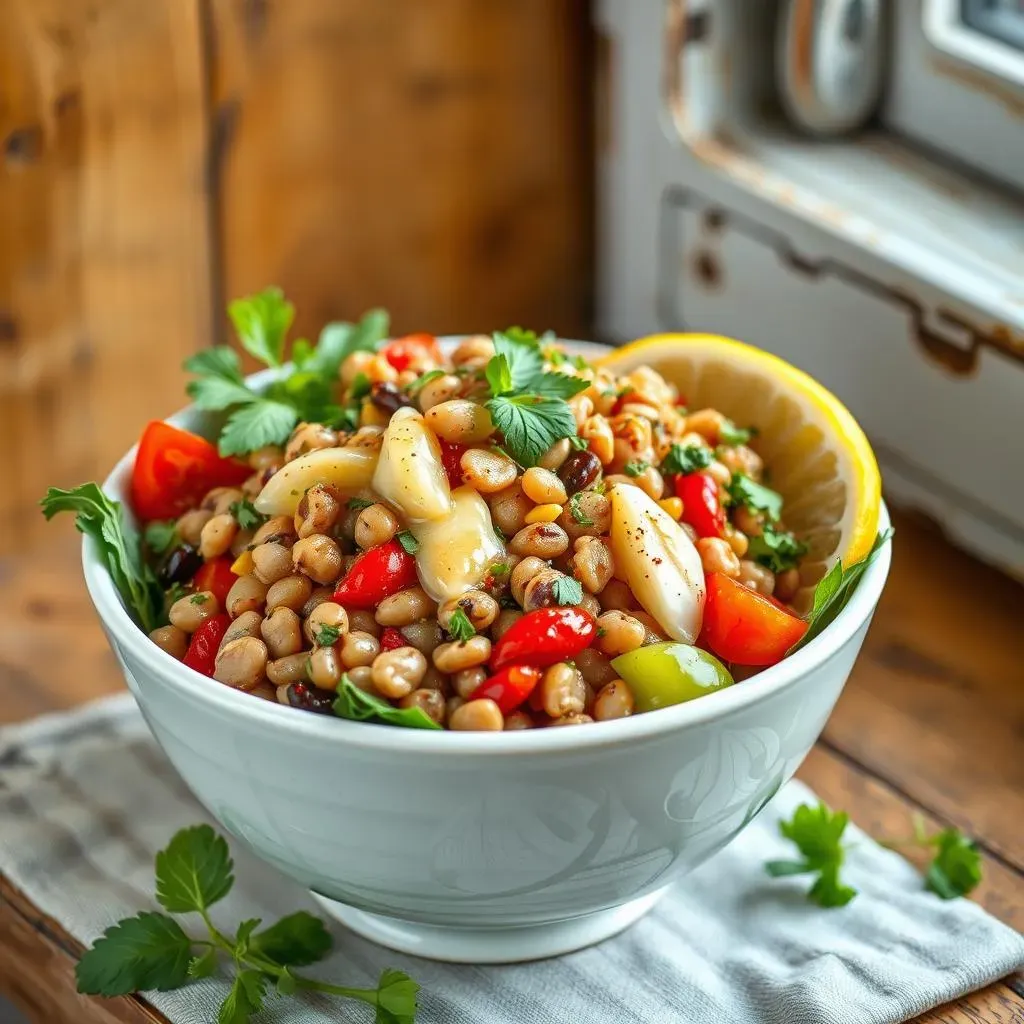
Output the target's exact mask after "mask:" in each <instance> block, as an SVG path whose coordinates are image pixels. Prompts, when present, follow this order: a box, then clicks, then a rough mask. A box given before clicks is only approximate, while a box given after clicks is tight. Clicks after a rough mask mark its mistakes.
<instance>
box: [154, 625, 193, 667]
mask: <svg viewBox="0 0 1024 1024" xmlns="http://www.w3.org/2000/svg"><path fill="white" fill-rule="evenodd" d="M149 639H150V640H152V641H153V643H155V644H156V645H157V647H159V648H160V650H162V651H166V652H167V653H168V654H169V655H170V656H171V657H172V658H177V659H178V661H181V659H182V658H184V657H185V652H186V651H187V650H188V634H187V633H186V632H185V631H184V630H183V629H179V628H178V627H177V626H160V627H159V628H158V629H154V630H153V632H152V633H150V634H149Z"/></svg>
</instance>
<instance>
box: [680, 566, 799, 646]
mask: <svg viewBox="0 0 1024 1024" xmlns="http://www.w3.org/2000/svg"><path fill="white" fill-rule="evenodd" d="M705 582H706V583H707V588H708V593H707V598H706V599H705V602H704V625H703V626H702V627H701V633H700V639H699V640H698V643H699V644H700V645H701V646H702V647H708V648H709V649H710V650H711V651H712V653H713V654H717V655H718V657H719V658H721V659H722V660H723V661H731V662H732V663H733V664H734V665H774V664H775V663H776V662H778V661H781V660H782V659H783V657H785V654H786V651H788V650H789V649H790V647H792V646H793V644H795V643H796V642H797V641H798V640H799V639H800V638H801V637H802V636H803V635H804V633H806V632H807V623H806V622H805V621H804V620H803V619H800V618H797V616H795V615H794V614H793V613H792V612H790V611H788V610H787V609H786V608H785V607H784V606H783V605H782V604H780V603H779V602H778V601H776V600H775V599H774V598H771V597H765V596H764V595H763V594H759V593H757V591H756V590H751V589H750V588H749V587H745V586H743V584H742V583H737V582H736V581H735V580H734V579H730V578H729V577H728V576H723V575H722V574H721V573H719V572H713V573H710V574H709V575H708V576H707V577H706V579H705Z"/></svg>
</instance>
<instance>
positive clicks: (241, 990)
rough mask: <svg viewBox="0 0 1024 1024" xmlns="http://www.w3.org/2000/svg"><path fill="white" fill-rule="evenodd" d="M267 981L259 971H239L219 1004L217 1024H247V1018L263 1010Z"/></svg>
mask: <svg viewBox="0 0 1024 1024" xmlns="http://www.w3.org/2000/svg"><path fill="white" fill-rule="evenodd" d="M266 994H267V979H266V977H265V976H264V975H263V974H261V973H260V972H259V971H253V970H245V971H239V972H238V974H236V975H235V982H234V984H233V985H232V986H231V991H230V992H229V993H228V995H227V998H226V999H225V1000H224V1002H223V1003H221V1006H220V1011H219V1012H218V1014H217V1024H247V1022H248V1020H249V1018H250V1017H251V1016H252V1015H253V1014H254V1013H258V1012H259V1011H260V1010H262V1009H263V1000H264V997H265V996H266Z"/></svg>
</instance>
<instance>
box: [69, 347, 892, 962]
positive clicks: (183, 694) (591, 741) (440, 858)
mask: <svg viewBox="0 0 1024 1024" xmlns="http://www.w3.org/2000/svg"><path fill="white" fill-rule="evenodd" d="M575 347H576V348H577V350H579V351H583V352H587V351H588V350H591V351H592V348H593V347H592V346H583V345H577V346H575ZM171 422H172V423H176V424H178V425H181V426H185V427H189V426H192V427H195V426H197V425H198V423H199V422H200V417H199V416H198V415H197V414H196V413H195V411H190V410H186V411H184V412H182V413H179V414H178V415H176V416H173V417H171ZM134 457H135V451H134V449H133V450H132V451H131V452H129V453H128V454H127V455H126V456H125V457H124V458H123V459H122V460H121V461H120V462H119V463H118V465H117V467H116V468H115V469H114V472H113V473H112V474H111V475H110V477H109V478H108V479H107V481H106V483H105V485H104V487H105V490H106V491H107V492H108V493H109V494H110V495H111V496H112V497H115V498H118V499H121V500H122V501H124V500H125V498H126V495H127V490H128V481H129V477H130V474H131V466H132V463H133V461H134ZM883 520H885V521H886V523H887V516H886V515H885V512H884V510H883ZM83 561H84V567H85V578H86V583H87V585H88V588H89V593H90V595H91V597H92V600H93V602H94V603H95V605H96V609H97V611H98V612H99V615H100V619H101V621H102V623H103V628H104V630H105V632H106V634H107V637H108V638H109V640H110V644H111V646H112V647H113V649H114V652H115V654H116V655H117V657H118V660H119V661H120V663H121V666H122V668H123V669H124V674H125V678H126V679H127V681H128V686H129V688H130V689H131V691H132V693H133V694H134V695H135V699H136V700H137V701H138V704H139V706H140V708H141V709H142V713H143V715H144V716H145V718H146V721H147V722H148V723H149V727H150V729H151V730H152V732H153V735H154V736H155V737H156V739H157V741H158V742H159V744H160V746H161V747H163V749H164V751H165V752H166V754H167V756H168V757H169V758H170V760H171V762H172V763H173V764H174V766H175V768H176V769H177V770H178V772H179V773H180V774H181V777H182V778H183V779H184V780H185V782H186V783H187V784H188V786H189V788H190V789H191V790H192V791H193V792H194V793H195V795H196V796H197V797H198V798H199V799H200V800H201V801H202V802H203V804H204V805H205V806H206V807H207V808H208V809H209V811H210V812H211V813H212V814H213V815H214V817H215V818H217V820H218V821H220V822H221V824H222V825H223V826H224V827H225V828H226V829H227V830H228V831H229V832H230V833H231V834H232V835H234V836H235V837H236V838H237V839H238V840H239V841H240V842H241V843H243V844H244V845H245V846H247V847H248V848H249V849H251V850H252V851H253V852H254V853H255V854H256V855H257V856H259V857H261V858H262V859H263V860H265V861H267V862H269V863H271V864H273V865H275V866H276V867H278V868H279V869H280V870H281V871H282V872H284V873H285V874H286V875H289V876H290V877H291V878H293V879H295V880H296V881H298V882H299V883H301V884H302V885H303V886H306V887H308V888H309V889H311V890H312V891H313V892H314V893H315V894H317V896H318V897H320V898H321V899H322V900H323V902H324V905H325V907H326V909H327V910H328V911H329V912H330V913H332V914H333V915H334V916H335V917H337V918H339V919H340V920H341V921H342V922H343V923H345V924H346V925H348V926H349V927H350V928H353V929H354V930H355V931H357V932H359V933H361V934H363V935H365V936H367V937H369V938H371V939H374V940H375V941H377V942H380V943H382V944H383V945H386V946H390V947H392V948H395V949H400V950H403V951H405V952H409V953H414V954H417V955H419V956H426V957H431V958H434V959H441V960H454V961H464V962H475V963H495V962H503V961H514V960H529V959H534V958H537V957H543V956H551V955H554V954H557V953H563V952H568V951H570V950H573V949H578V948H581V947H583V946H586V945H589V944H591V943H594V942H597V941H599V940H601V939H603V938H606V937H608V936H609V935H613V934H615V933H616V932H618V931H620V930H621V929H622V928H624V927H626V926H627V925H629V924H631V923H632V922H633V921H635V920H637V918H639V917H640V916H641V915H642V914H644V913H645V912H646V911H647V910H649V909H650V908H651V907H652V906H653V905H654V904H655V902H656V901H657V900H658V899H659V897H660V896H661V895H662V894H663V893H664V892H665V890H666V888H667V887H668V886H669V885H671V884H672V883H674V882H677V881H678V880H679V879H680V878H682V877H683V876H684V875H685V874H686V873H687V872H688V871H690V870H691V869H692V868H694V867H696V866H697V865H698V864H700V863H701V862H703V861H705V860H706V859H707V858H708V857H710V856H711V855H712V854H714V853H715V852H716V851H717V850H720V849H721V848H722V847H723V846H725V845H726V843H728V842H729V841H730V840H731V839H732V838H733V837H734V836H735V835H736V834H737V833H738V832H739V831H740V830H741V829H742V828H743V827H744V826H745V825H746V824H747V823H748V822H749V821H750V820H751V819H752V818H753V817H754V816H755V815H756V814H757V813H758V811H759V810H760V809H761V808H762V807H763V806H764V805H765V803H766V802H767V801H768V800H769V799H770V798H771V796H772V795H773V794H774V793H775V791H776V790H777V789H778V788H779V787H780V786H781V785H782V784H783V783H784V782H785V781H786V780H787V779H789V778H790V777H791V776H792V774H793V772H794V771H795V770H796V768H797V766H798V765H799V764H800V762H801V761H802V760H803V759H804V757H805V756H806V754H807V752H808V751H809V750H810V748H811V746H812V745H813V744H814V742H815V740H817V738H818V735H819V734H820V733H821V730H822V728H823V727H824V725H825V721H826V719H827V718H828V716H829V713H830V712H831V710H832V707H833V705H834V704H835V702H836V700H837V698H838V697H839V694H840V692H841V690H842V688H843V685H844V683H845V682H846V679H847V676H848V675H849V673H850V669H851V667H852V666H853V662H854V660H855V658H856V657H857V653H858V651H859V650H860V646H861V643H862V642H863V640H864V634H865V633H866V631H867V628H868V625H869V623H870V621H871V616H872V614H873V612H874V610H875V606H876V604H877V603H878V599H879V596H880V595H881V592H882V588H883V585H884V583H885V579H886V576H887V574H888V572H889V562H890V546H886V549H885V550H884V551H883V552H882V554H881V556H880V557H879V558H878V559H877V561H876V562H875V563H874V564H873V565H872V566H871V568H870V569H869V570H868V571H867V573H866V574H865V576H864V578H863V579H862V580H861V583H860V585H859V586H858V588H857V590H856V593H855V594H854V596H853V599H852V600H851V601H850V603H849V604H848V605H847V607H846V608H845V609H844V611H843V612H842V613H841V614H840V615H839V617H838V618H837V619H836V620H835V622H834V623H833V624H832V625H831V626H829V628H828V629H826V630H825V631H824V632H823V633H822V634H821V635H820V636H819V637H817V639H815V640H814V641H812V642H811V643H809V644H808V645H807V646H806V647H805V648H803V649H802V650H801V651H799V652H797V653H796V654H795V655H793V656H792V657H790V658H787V659H786V660H785V661H783V662H781V663H780V664H778V665H775V666H774V667H772V668H769V669H766V670H765V671H763V672H761V673H760V674H759V675H757V676H756V677H754V678H753V679H751V680H748V681H746V682H742V683H739V684H737V685H735V686H732V687H729V688H727V689H725V690H721V691H719V692H717V693H713V694H710V695H708V696H706V697H702V698H700V699H699V700H696V701H693V702H691V703H688V704H682V705H679V706H678V707H673V708H668V709H665V710H662V711H657V712H652V713H649V714H645V715H638V716H636V717H634V718H629V719H625V720H622V721H618V722H605V723H597V724H594V725H587V726H585V727H582V728H570V729H544V730H536V731H527V732H512V733H503V734H501V735H495V734H490V733H486V734H484V733H457V732H455V733H453V732H430V731H419V730H415V729H396V728H393V727H387V726H376V725H368V724H365V723H357V722H348V721H344V720H342V719H335V718H330V717H326V716H321V715H315V714H310V713H308V712H303V711H297V710H294V709H292V708H286V707H283V706H279V705H276V704H273V703H270V702H267V701H262V700H257V699H255V698H253V697H250V696H248V695H247V694H245V693H239V692H237V691H235V690H232V689H230V688H229V687H226V686H222V685H220V684H218V683H215V682H213V681H212V680H209V679H207V678H204V677H203V676H200V675H198V674H197V673H195V672H192V671H191V670H189V669H187V668H185V667H184V666H183V665H182V664H181V663H179V662H178V661H175V660H174V659H173V658H172V657H170V655H168V654H166V653H164V652H163V651H162V650H160V649H159V648H158V647H156V645H155V644H153V643H151V642H150V640H149V639H148V638H147V637H146V636H145V635H144V634H143V633H142V632H140V630H139V629H138V627H137V626H136V625H135V624H134V623H133V622H132V620H131V619H130V618H129V616H128V614H127V613H126V612H125V610H124V608H123V606H122V604H121V601H120V598H119V597H118V594H117V591H116V590H115V588H114V585H113V583H112V582H111V579H110V576H109V575H108V573H107V570H106V568H105V566H104V564H103V562H102V560H101V558H100V556H99V553H98V551H97V548H96V545H95V544H94V543H93V542H92V541H91V540H89V539H86V540H85V543H84V552H83ZM684 884H685V883H684Z"/></svg>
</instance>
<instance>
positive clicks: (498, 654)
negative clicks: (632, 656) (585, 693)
mask: <svg viewBox="0 0 1024 1024" xmlns="http://www.w3.org/2000/svg"><path fill="white" fill-rule="evenodd" d="M596 636H597V623H596V622H595V621H594V616H593V615H591V614H590V612H585V611H584V610H583V609H582V608H538V609H537V610H536V611H533V612H527V613H526V614H525V615H524V616H523V617H522V618H521V619H520V620H519V621H518V622H516V623H514V624H513V626H512V628H511V629H509V630H508V631H507V632H506V633H505V635H504V636H503V637H502V638H501V639H500V640H499V641H498V642H497V643H496V644H495V645H494V649H493V650H492V651H491V668H492V669H495V670H497V669H501V668H504V667H505V666H506V665H509V664H511V663H512V662H526V663H528V664H530V665H541V666H545V665H554V664H555V662H557V661H565V660H566V659H567V658H574V657H576V655H577V654H579V653H580V651H582V650H583V649H584V648H585V647H589V646H590V645H591V643H593V640H594V637H596Z"/></svg>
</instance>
